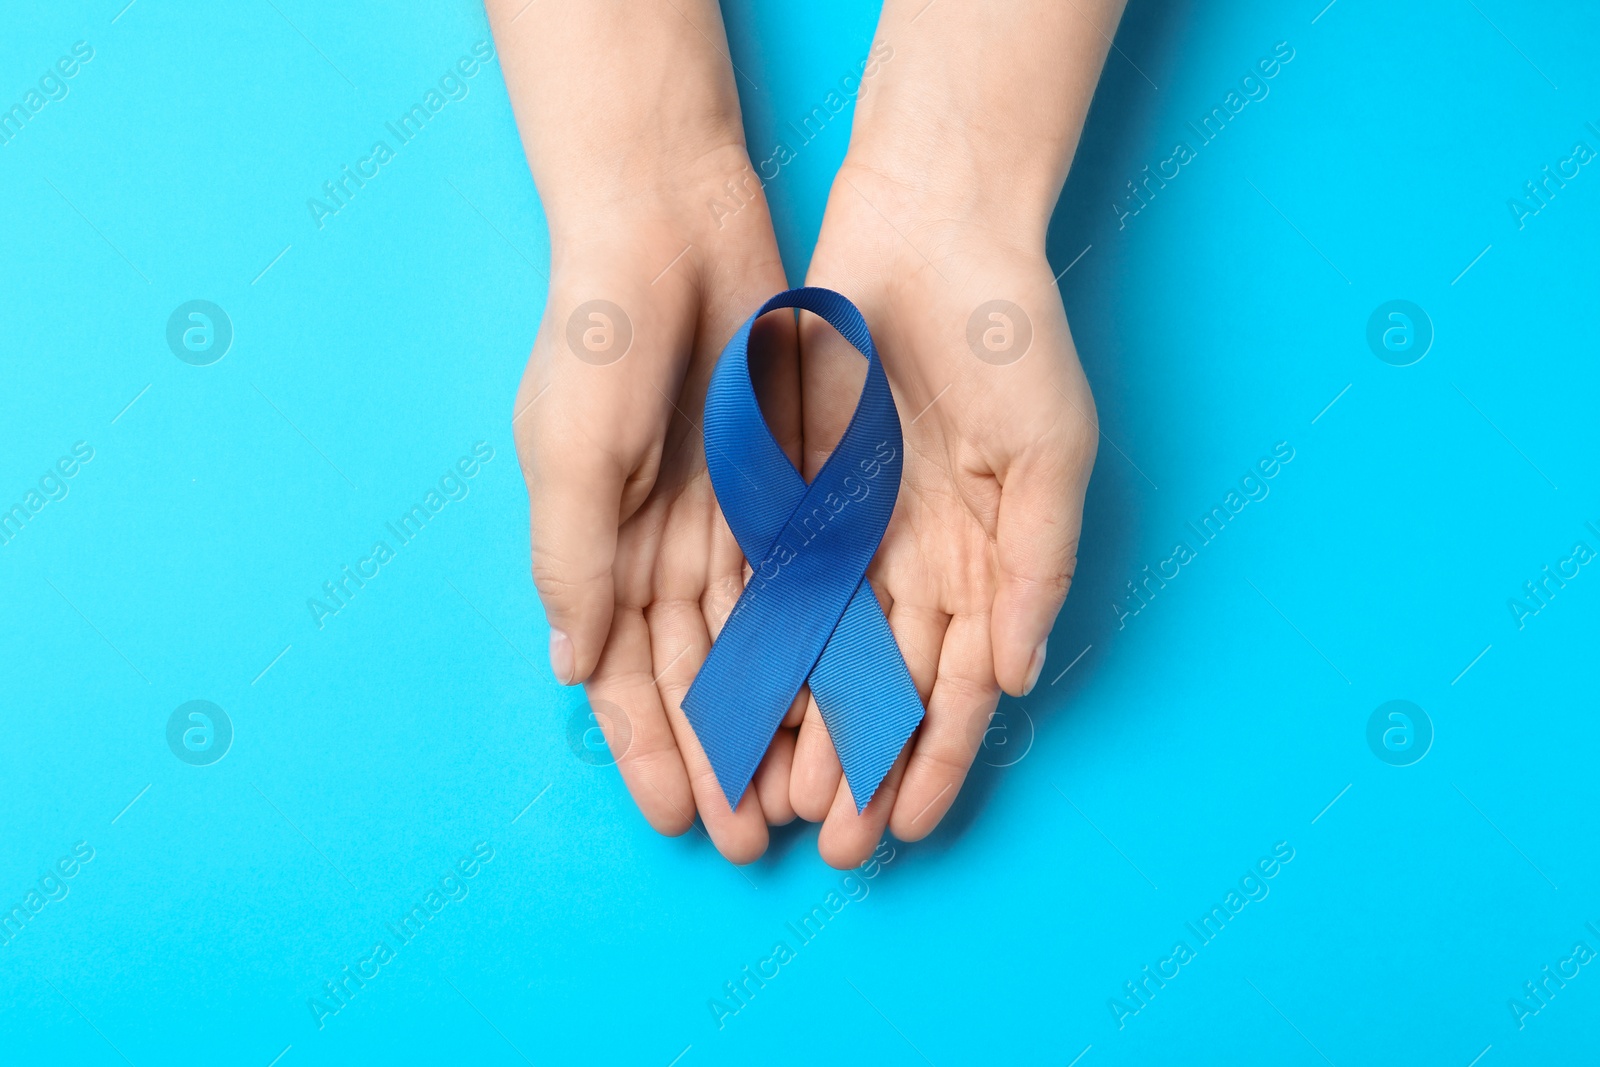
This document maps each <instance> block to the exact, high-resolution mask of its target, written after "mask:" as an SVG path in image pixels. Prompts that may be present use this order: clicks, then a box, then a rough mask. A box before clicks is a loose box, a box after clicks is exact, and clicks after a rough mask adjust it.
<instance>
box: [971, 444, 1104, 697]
mask: <svg viewBox="0 0 1600 1067" xmlns="http://www.w3.org/2000/svg"><path fill="white" fill-rule="evenodd" d="M1093 460H1094V451H1093V443H1092V442H1091V444H1090V446H1089V451H1088V456H1087V457H1086V458H1085V457H1082V456H1067V457H1061V458H1058V459H1055V460H1050V461H1044V460H1035V461H1033V462H1031V463H1029V464H1028V465H1027V466H1025V467H1022V468H1021V469H1013V470H1012V471H1010V472H1008V477H1007V479H1006V482H1005V485H1004V487H1003V489H1002V490H1001V494H1000V512H999V517H998V520H997V524H996V530H995V541H996V549H997V555H998V564H999V571H1000V574H999V583H998V587H997V589H996V591H995V597H994V607H993V611H992V614H991V617H990V623H989V625H990V640H991V642H992V643H993V645H994V673H995V680H996V681H997V682H999V683H1000V688H1001V689H1004V690H1005V691H1006V692H1007V693H1010V694H1011V695H1012V696H1025V695H1027V694H1028V693H1029V692H1031V691H1032V690H1033V687H1034V686H1035V685H1036V684H1038V681H1039V673H1040V671H1041V670H1042V669H1043V668H1044V659H1045V646H1046V642H1047V640H1048V638H1049V636H1050V628H1051V627H1052V626H1054V625H1055V621H1056V615H1057V614H1058V613H1059V612H1060V611H1061V605H1062V603H1063V601H1065V600H1066V597H1067V588H1068V587H1069V586H1070V585H1071V584H1072V575H1073V571H1074V569H1075V568H1076V567H1077V562H1078V534H1079V531H1080V530H1081V529H1082V526H1083V494H1084V490H1085V489H1086V488H1087V486H1088V475H1089V468H1090V467H1091V466H1093Z"/></svg>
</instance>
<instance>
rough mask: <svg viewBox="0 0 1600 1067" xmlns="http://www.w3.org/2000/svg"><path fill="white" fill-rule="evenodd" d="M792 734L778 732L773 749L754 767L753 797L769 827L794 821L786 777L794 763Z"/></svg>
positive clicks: (787, 777) (780, 730) (781, 730)
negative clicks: (758, 802)
mask: <svg viewBox="0 0 1600 1067" xmlns="http://www.w3.org/2000/svg"><path fill="white" fill-rule="evenodd" d="M794 742H795V731H794V730H785V729H781V728H780V729H779V730H778V733H777V736H776V737H774V738H773V739H772V747H771V748H769V749H767V754H766V755H765V756H763V757H762V758H761V766H759V767H757V768H756V777H755V787H756V797H757V798H758V799H759V800H760V801H761V813H762V815H764V816H765V817H766V820H767V825H768V826H784V825H787V824H788V823H791V822H794V805H793V804H791V803H790V802H789V774H790V767H791V766H792V764H793V763H794Z"/></svg>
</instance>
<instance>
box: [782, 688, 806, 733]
mask: <svg viewBox="0 0 1600 1067" xmlns="http://www.w3.org/2000/svg"><path fill="white" fill-rule="evenodd" d="M810 704H811V687H810V686H809V685H802V686H801V687H800V692H798V693H796V694H795V695H794V703H793V704H790V705H789V711H788V713H787V714H785V715H784V717H783V725H784V726H787V727H789V729H791V730H794V729H798V728H799V726H800V724H801V723H802V722H804V721H805V717H806V708H807V707H809V706H810Z"/></svg>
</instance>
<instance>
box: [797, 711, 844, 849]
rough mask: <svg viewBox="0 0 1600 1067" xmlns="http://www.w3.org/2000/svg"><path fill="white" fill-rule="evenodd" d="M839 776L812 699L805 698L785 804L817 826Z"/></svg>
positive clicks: (835, 757) (835, 756)
mask: <svg viewBox="0 0 1600 1067" xmlns="http://www.w3.org/2000/svg"><path fill="white" fill-rule="evenodd" d="M843 774H844V771H843V769H842V768H841V767H840V766H839V755H838V753H836V752H835V751H834V750H833V739H832V738H830V737H829V736H828V727H827V725H826V724H825V723H823V721H822V712H821V711H820V710H818V708H817V701H816V698H814V697H808V698H807V700H806V712H805V717H804V718H803V719H802V720H801V721H800V733H799V736H798V737H797V738H796V740H795V745H794V764H793V766H792V767H791V769H790V771H789V801H790V804H791V805H792V806H793V808H794V812H795V814H796V815H798V816H800V817H801V818H802V819H804V820H806V821H807V822H821V821H822V820H823V818H824V817H826V816H827V814H828V809H829V808H830V807H832V806H833V798H834V795H835V794H836V793H838V791H839V780H840V777H841V776H842V775H843Z"/></svg>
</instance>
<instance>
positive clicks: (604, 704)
mask: <svg viewBox="0 0 1600 1067" xmlns="http://www.w3.org/2000/svg"><path fill="white" fill-rule="evenodd" d="M650 662H651V660H650V634H649V630H648V628H647V627H646V626H645V620H644V615H643V614H642V613H641V612H640V611H639V610H638V609H637V608H622V609H620V610H618V611H617V613H616V616H615V618H614V620H613V623H612V630H611V637H610V640H609V641H607V643H606V646H605V650H604V651H603V652H602V653H601V655H600V662H599V664H598V665H597V666H596V667H595V671H594V674H593V675H592V676H591V677H590V678H589V681H588V683H587V685H586V686H585V690H586V692H587V694H588V697H589V702H590V705H591V707H592V708H593V710H594V714H595V720H596V721H597V722H599V723H600V728H601V729H602V730H603V731H604V732H605V735H606V743H607V744H608V745H610V746H611V754H612V756H613V757H614V758H615V759H616V761H617V770H618V771H620V772H621V773H622V780H623V782H624V783H625V784H626V785H627V787H628V792H629V793H630V794H631V795H632V796H633V802H634V803H635V804H637V805H638V806H639V810H640V811H641V812H642V813H643V814H644V817H645V820H646V821H647V822H649V823H650V825H651V826H652V827H654V828H655V829H656V830H657V831H659V832H660V833H663V834H667V835H669V836H672V837H676V836H677V835H678V834H681V833H683V832H684V831H685V830H687V829H689V827H690V826H691V825H693V823H694V796H693V794H692V793H691V792H690V789H689V774H688V771H687V770H686V769H685V768H684V764H683V759H682V757H681V756H680V755H679V753H678V741H677V737H676V736H675V735H674V734H673V732H672V727H671V725H670V724H669V723H668V721H667V714H666V711H665V709H664V708H663V707H662V705H661V695H660V693H659V692H658V691H657V690H656V686H655V682H654V681H653V680H652V677H651V670H650ZM613 709H614V710H613Z"/></svg>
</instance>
